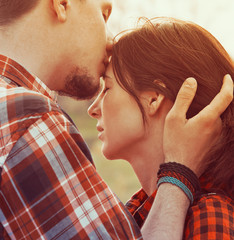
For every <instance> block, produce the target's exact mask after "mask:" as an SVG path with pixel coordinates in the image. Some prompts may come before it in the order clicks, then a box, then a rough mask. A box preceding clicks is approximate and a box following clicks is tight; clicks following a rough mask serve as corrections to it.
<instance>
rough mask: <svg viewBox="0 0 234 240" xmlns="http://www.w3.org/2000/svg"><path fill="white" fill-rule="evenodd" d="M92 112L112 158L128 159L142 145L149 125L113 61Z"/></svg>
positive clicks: (100, 137) (101, 137)
mask: <svg viewBox="0 0 234 240" xmlns="http://www.w3.org/2000/svg"><path fill="white" fill-rule="evenodd" d="M88 113H89V115H90V116H91V117H93V118H96V119H97V121H98V122H97V130H98V131H99V134H98V138H99V139H100V140H101V141H102V152H103V154H104V155H105V157H106V158H108V159H119V158H121V159H128V156H131V153H132V152H134V151H136V150H137V148H139V147H140V145H141V142H142V141H143V139H144V135H145V128H144V124H143V119H142V114H141V111H140V109H139V107H138V104H137V103H136V101H135V100H134V98H133V97H132V96H131V95H129V94H128V93H127V92H126V91H124V90H123V88H121V87H120V85H119V84H118V83H117V81H116V78H115V77H114V74H113V70H112V65H111V64H109V66H108V68H107V71H106V76H105V78H104V83H103V88H102V91H101V92H100V94H99V95H98V97H97V98H96V99H95V101H94V102H93V104H92V105H91V106H90V107H89V109H88Z"/></svg>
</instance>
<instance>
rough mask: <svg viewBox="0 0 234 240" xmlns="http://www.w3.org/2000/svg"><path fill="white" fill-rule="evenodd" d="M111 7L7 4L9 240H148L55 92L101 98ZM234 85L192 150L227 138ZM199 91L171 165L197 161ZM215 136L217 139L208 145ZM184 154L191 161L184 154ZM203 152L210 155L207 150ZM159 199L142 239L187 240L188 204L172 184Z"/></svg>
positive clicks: (3, 97)
mask: <svg viewBox="0 0 234 240" xmlns="http://www.w3.org/2000/svg"><path fill="white" fill-rule="evenodd" d="M1 1H2V0H1ZM111 7H112V5H111V2H110V1H109V0H50V1H48V0H11V1H2V2H1V4H0V24H1V27H0V53H1V54H2V55H1V56H0V75H1V76H0V112H1V116H0V122H1V126H0V129H1V135H0V136H1V137H0V139H1V141H0V144H1V145H0V149H1V154H0V167H1V168H0V171H1V179H0V180H1V189H0V191H1V192H0V206H1V211H0V219H1V235H2V238H3V239H9V238H10V239H121V240H123V239H142V235H141V232H140V230H139V228H138V226H137V225H136V223H135V222H134V221H133V220H132V217H131V216H130V214H129V213H128V212H127V211H126V209H125V207H124V206H123V204H122V203H121V202H120V201H119V200H118V199H117V198H116V197H115V196H114V194H113V193H112V192H111V191H110V189H109V188H108V187H107V185H106V184H105V183H104V181H103V180H102V179H101V177H100V176H99V175H98V173H97V172H96V170H95V168H94V166H93V164H92V158H91V155H90V153H89V150H88V148H87V146H86V145H85V143H84V141H83V139H82V137H81V135H80V134H79V132H78V130H77V129H76V127H75V126H74V124H73V123H72V121H71V119H70V118H69V116H68V115H67V114H66V113H65V112H63V110H62V109H61V108H60V107H59V106H58V104H57V102H56V94H55V93H54V91H56V92H59V93H60V94H63V95H69V96H72V97H75V98H77V99H88V98H91V97H92V96H93V95H94V94H95V93H96V92H97V90H98V88H99V77H100V76H101V75H102V74H103V73H104V71H105V65H106V62H107V53H106V39H107V35H106V21H107V20H108V18H109V16H110V13H111ZM26 69H27V70H26ZM32 74H34V75H32ZM230 82H231V81H230V79H229V80H227V79H226V81H225V82H224V83H225V84H224V87H223V91H221V93H220V94H219V95H217V97H216V101H214V102H212V103H211V105H210V106H209V111H206V110H207V109H205V111H204V112H203V114H201V115H199V116H198V117H197V119H196V121H194V122H193V126H191V129H192V128H194V127H197V130H198V131H197V135H196V134H195V137H194V142H191V146H192V147H195V146H197V143H198V142H202V141H201V139H203V140H204V141H203V142H202V143H203V145H202V146H206V145H208V143H209V139H210V137H211V136H212V134H213V133H215V132H216V131H217V129H218V125H219V124H218V123H219V121H218V120H217V119H218V118H219V115H220V114H221V113H222V112H223V111H224V109H225V107H226V106H227V105H228V103H229V102H230V101H231V99H232V97H231V93H232V90H231V91H230V90H228V88H229V89H230V86H231V88H232V82H231V83H230ZM193 86H194V84H192V87H191V84H189V81H188V82H185V84H184V86H183V88H182V90H181V94H180V95H179V96H178V99H177V102H176V104H175V107H174V108H173V109H172V112H171V115H169V117H168V129H169V130H170V131H173V129H174V127H172V128H171V126H170V125H171V124H170V122H171V121H172V119H176V118H177V119H178V120H177V122H178V124H177V127H180V129H181V134H180V136H178V139H180V141H181V142H180V143H181V144H180V146H181V149H179V150H177V149H178V148H177V147H176V146H174V145H175V143H176V141H177V139H169V138H168V137H167V136H166V139H165V146H164V148H165V156H166V158H167V159H169V160H170V161H171V160H173V161H178V162H179V161H180V162H182V163H183V164H187V165H188V166H189V162H190V161H193V160H194V159H195V157H196V156H192V155H191V151H190V150H187V147H188V146H186V148H184V149H183V146H185V144H184V143H186V134H188V129H187V130H186V132H185V131H183V126H184V124H185V122H186V121H185V113H186V111H187V109H188V106H189V103H190V102H191V100H192V97H193V95H194V92H195V88H194V87H193ZM186 99H187V100H186ZM217 101H221V103H222V104H218V103H217ZM207 112H209V113H210V115H209V118H208V120H206V113H207ZM175 116H176V117H175ZM208 122H209V124H207V123H208ZM205 127H208V128H210V133H209V134H207V135H205V136H203V135H202V134H201V133H202V132H203V129H204V128H205ZM177 130H178V128H177ZM206 133H207V131H206ZM173 136H174V135H173ZM167 139H168V140H167ZM170 140H172V141H170ZM173 142H175V143H174V144H173ZM181 150H182V151H183V153H184V154H183V159H181V156H180V155H178V152H181ZM197 150H198V151H200V153H201V154H198V156H199V155H202V153H203V151H204V150H203V149H202V148H201V147H198V149H197ZM177 151H178V152H177ZM200 160H201V159H196V161H197V162H199V161H200ZM192 170H196V169H192ZM157 198H158V199H156V201H155V203H154V205H155V206H154V207H153V209H152V211H151V212H152V214H154V212H155V211H157V216H155V218H154V219H155V222H154V221H151V223H150V225H149V223H146V224H145V225H144V229H143V230H142V233H143V234H144V235H145V236H146V238H145V239H147V238H148V236H149V238H151V239H152V237H155V236H157V234H159V233H160V231H161V230H160V226H164V229H165V232H166V237H172V236H173V239H176V237H177V236H178V239H179V238H180V237H181V234H182V233H183V222H184V218H185V215H186V212H187V208H188V205H189V202H188V199H187V198H186V196H185V195H184V194H183V192H182V191H181V190H180V189H179V188H177V187H175V186H171V185H170V184H162V186H160V188H159V192H158V197H157ZM168 206H170V210H173V209H174V210H177V213H176V215H173V214H174V212H176V211H171V212H170V214H171V215H170V218H168V215H166V214H164V213H167V212H168ZM165 216H166V217H165ZM175 218H176V221H177V223H178V227H177V228H176V229H175V227H173V226H174V225H175V224H174V222H175ZM166 221H167V222H166ZM156 223H157V224H156ZM160 224H161V225H160ZM171 226H172V227H171ZM171 229H172V232H170V231H171ZM158 230H159V231H158ZM168 230H169V231H168ZM160 239H162V238H160Z"/></svg>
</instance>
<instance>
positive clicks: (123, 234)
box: [0, 55, 142, 240]
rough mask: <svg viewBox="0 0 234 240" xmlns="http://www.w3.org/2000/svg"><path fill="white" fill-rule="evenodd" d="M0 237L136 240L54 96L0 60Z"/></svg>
mask: <svg viewBox="0 0 234 240" xmlns="http://www.w3.org/2000/svg"><path fill="white" fill-rule="evenodd" d="M0 207H1V208H0V221H1V222H0V239H9V238H10V239H17V240H18V239H62V240H64V239H105V240H106V239H120V240H123V239H142V236H141V233H140V230H139V227H138V226H137V225H136V223H135V221H134V220H133V219H132V216H131V214H130V213H129V212H128V211H127V210H126V209H125V207H124V205H123V204H122V203H121V202H120V201H119V200H118V199H117V198H116V197H115V195H114V194H113V193H112V192H111V190H110V189H109V188H108V186H107V185H106V184H105V182H104V181H103V179H102V178H101V177H100V176H99V175H98V173H97V172H96V170H95V168H94V166H93V164H92V158H91V156H90V153H89V150H88V148H87V146H86V144H85V143H84V141H83V139H82V137H81V135H80V133H79V131H78V130H77V128H76V127H75V126H74V124H73V123H72V121H71V120H70V118H69V117H68V116H67V115H66V114H65V113H64V112H63V111H62V110H61V108H60V107H59V106H58V104H57V102H56V94H54V93H53V92H52V91H50V90H49V89H48V88H47V87H46V86H45V85H44V84H43V82H41V81H40V80H39V79H38V78H36V77H34V76H32V75H31V74H30V73H28V71H26V70H25V69H24V68H23V67H22V66H20V65H19V64H18V63H16V62H14V61H13V60H11V59H9V58H7V57H4V56H1V55H0Z"/></svg>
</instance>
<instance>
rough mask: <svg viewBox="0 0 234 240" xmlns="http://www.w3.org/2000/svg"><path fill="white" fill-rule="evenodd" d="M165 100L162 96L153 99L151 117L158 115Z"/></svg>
mask: <svg viewBox="0 0 234 240" xmlns="http://www.w3.org/2000/svg"><path fill="white" fill-rule="evenodd" d="M164 98H165V97H164V96H163V95H162V94H157V96H155V97H152V98H151V101H150V104H149V115H151V116H153V115H155V114H156V113H157V111H158V110H159V108H160V107H161V105H162V103H163V100H164Z"/></svg>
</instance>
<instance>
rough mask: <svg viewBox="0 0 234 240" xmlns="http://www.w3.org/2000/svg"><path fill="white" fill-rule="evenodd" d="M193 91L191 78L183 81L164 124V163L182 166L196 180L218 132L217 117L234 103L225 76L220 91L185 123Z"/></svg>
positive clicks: (230, 82) (194, 90)
mask: <svg viewBox="0 0 234 240" xmlns="http://www.w3.org/2000/svg"><path fill="white" fill-rule="evenodd" d="M196 89H197V82H196V80H195V79H193V78H188V79H186V81H185V82H184V84H183V85H182V87H181V89H180V91H179V93H178V95H177V98H176V101H175V103H174V105H173V107H172V109H171V110H170V112H169V113H168V115H167V118H166V121H165V128H164V139H163V149H164V154H165V162H178V163H181V164H184V165H186V166H187V167H189V168H190V169H191V170H193V171H194V172H195V173H196V174H197V176H198V177H199V176H200V175H201V173H202V172H201V168H200V164H201V161H202V159H203V157H204V156H205V154H206V153H207V152H208V151H209V150H210V148H211V146H212V145H213V144H214V142H215V141H216V140H217V138H218V136H219V134H220V132H221V128H222V123H221V119H220V115H221V114H222V113H223V112H224V111H225V109H226V108H227V107H228V105H229V104H230V103H231V101H232V99H233V81H232V79H231V77H230V75H226V76H225V77H224V80H223V86H222V89H221V90H220V92H219V93H218V94H217V95H216V97H215V98H214V99H213V100H212V102H211V103H210V104H209V105H208V106H206V107H205V108H204V109H203V110H202V111H201V112H199V114H197V115H196V116H194V117H193V118H191V119H186V113H187V111H188V108H189V106H190V104H191V102H192V100H193V98H194V96H195V93H196Z"/></svg>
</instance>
